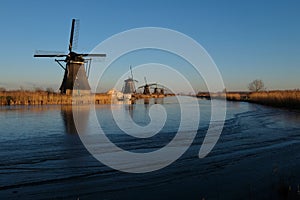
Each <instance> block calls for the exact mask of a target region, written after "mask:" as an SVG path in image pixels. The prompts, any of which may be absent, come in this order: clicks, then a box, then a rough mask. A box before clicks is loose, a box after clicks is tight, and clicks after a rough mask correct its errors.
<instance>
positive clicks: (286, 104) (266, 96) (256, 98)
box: [248, 90, 300, 109]
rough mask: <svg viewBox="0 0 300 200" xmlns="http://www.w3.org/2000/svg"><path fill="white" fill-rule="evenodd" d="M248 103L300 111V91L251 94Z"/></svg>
mask: <svg viewBox="0 0 300 200" xmlns="http://www.w3.org/2000/svg"><path fill="white" fill-rule="evenodd" d="M248 101H249V102H253V103H259V104H263V105H268V106H275V107H282V108H292V109H300V90H291V91H287V90H286V91H269V92H253V93H250V94H249V98H248Z"/></svg>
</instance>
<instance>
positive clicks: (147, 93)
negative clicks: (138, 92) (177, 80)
mask: <svg viewBox="0 0 300 200" xmlns="http://www.w3.org/2000/svg"><path fill="white" fill-rule="evenodd" d="M144 80H145V85H142V86H140V87H138V89H140V88H144V92H143V94H146V95H149V94H150V86H153V85H155V84H156V83H151V84H148V83H147V79H146V77H144Z"/></svg>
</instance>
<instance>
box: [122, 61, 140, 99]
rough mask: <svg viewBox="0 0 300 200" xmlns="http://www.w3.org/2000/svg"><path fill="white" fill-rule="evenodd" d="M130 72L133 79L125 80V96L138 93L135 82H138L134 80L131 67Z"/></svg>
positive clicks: (123, 90)
mask: <svg viewBox="0 0 300 200" xmlns="http://www.w3.org/2000/svg"><path fill="white" fill-rule="evenodd" d="M130 72H131V77H129V78H128V79H126V80H124V87H123V89H122V92H123V94H134V93H135V92H136V90H135V84H134V82H138V81H137V80H134V79H133V73H132V68H131V66H130Z"/></svg>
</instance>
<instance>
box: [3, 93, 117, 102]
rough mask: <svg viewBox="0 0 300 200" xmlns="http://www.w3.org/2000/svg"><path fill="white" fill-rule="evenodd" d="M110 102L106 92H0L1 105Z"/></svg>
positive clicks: (109, 96)
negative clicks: (81, 93) (74, 93)
mask: <svg viewBox="0 0 300 200" xmlns="http://www.w3.org/2000/svg"><path fill="white" fill-rule="evenodd" d="M91 103H95V104H110V103H111V95H110V94H106V93H98V94H90V95H78V96H77V97H76V96H72V95H66V94H60V93H56V92H47V91H5V92H0V105H2V106H5V105H71V104H91Z"/></svg>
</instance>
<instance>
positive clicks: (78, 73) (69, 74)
mask: <svg viewBox="0 0 300 200" xmlns="http://www.w3.org/2000/svg"><path fill="white" fill-rule="evenodd" d="M77 28H78V20H75V19H73V20H72V27H71V34H70V42H69V53H68V54H60V53H57V54H34V57H54V58H59V57H62V58H64V57H65V59H55V61H56V62H57V63H58V64H59V65H60V66H61V67H62V68H63V69H64V71H65V73H64V78H63V81H62V84H61V86H60V88H59V89H60V92H61V93H62V94H72V93H73V90H76V91H78V93H80V94H83V93H90V90H91V87H90V85H89V82H88V76H87V74H86V71H88V73H89V70H90V64H91V58H89V59H84V57H105V56H106V54H86V53H76V52H74V51H73V50H72V48H73V40H74V31H75V30H77ZM61 62H65V63H66V64H65V66H64V65H63V64H62V63H61ZM85 66H87V69H86V68H85Z"/></svg>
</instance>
